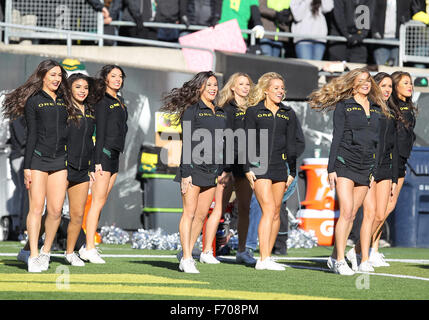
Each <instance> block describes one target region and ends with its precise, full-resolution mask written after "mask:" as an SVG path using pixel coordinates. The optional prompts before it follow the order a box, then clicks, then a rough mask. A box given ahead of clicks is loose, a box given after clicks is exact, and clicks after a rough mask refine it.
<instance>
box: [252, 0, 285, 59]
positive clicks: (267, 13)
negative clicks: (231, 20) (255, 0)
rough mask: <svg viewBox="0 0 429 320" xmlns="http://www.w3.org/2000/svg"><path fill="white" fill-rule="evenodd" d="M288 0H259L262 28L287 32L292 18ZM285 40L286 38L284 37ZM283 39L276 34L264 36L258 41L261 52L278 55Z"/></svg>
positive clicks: (282, 46) (266, 54) (267, 54)
mask: <svg viewBox="0 0 429 320" xmlns="http://www.w3.org/2000/svg"><path fill="white" fill-rule="evenodd" d="M289 6H290V0H274V1H273V0H270V1H268V0H259V11H260V12H261V20H262V25H263V27H264V30H266V31H273V32H288V31H289V28H290V24H291V22H292V20H293V17H292V13H291V11H290V9H289ZM285 40H287V39H285ZM285 40H283V39H282V40H280V39H279V37H278V36H266V37H264V38H262V39H261V40H260V41H259V45H260V46H261V50H262V54H263V55H265V56H272V57H280V55H281V51H282V49H283V48H284V42H285Z"/></svg>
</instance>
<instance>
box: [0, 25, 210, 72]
mask: <svg viewBox="0 0 429 320" xmlns="http://www.w3.org/2000/svg"><path fill="white" fill-rule="evenodd" d="M0 28H4V29H5V30H7V29H8V28H16V29H24V30H30V31H32V32H37V34H39V33H43V32H47V33H52V34H55V35H57V37H58V38H57V39H59V40H66V42H67V55H68V56H71V49H72V45H73V43H72V40H80V39H88V40H97V41H101V40H111V41H120V42H128V43H135V44H142V45H148V46H153V47H165V48H175V49H193V50H201V51H206V52H209V53H210V54H211V55H212V57H213V61H212V71H215V70H216V53H215V52H214V50H212V49H208V48H202V47H194V46H184V45H180V44H178V43H171V42H165V41H157V40H147V39H139V38H130V37H121V36H112V35H106V34H95V33H94V34H91V33H87V32H78V31H71V30H60V29H54V28H44V27H34V26H23V25H17V24H12V23H5V22H0ZM42 36H43V35H42Z"/></svg>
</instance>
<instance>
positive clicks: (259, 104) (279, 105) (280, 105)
mask: <svg viewBox="0 0 429 320" xmlns="http://www.w3.org/2000/svg"><path fill="white" fill-rule="evenodd" d="M277 106H278V107H279V108H280V109H283V110H286V111H288V110H290V107H288V106H285V105H284V104H283V103H281V102H280V103H279V104H278V105H277ZM255 107H256V108H258V109H259V110H264V109H267V110H268V108H267V107H266V106H265V100H262V101H261V102H259V103H258V104H257V105H256V106H255ZM280 109H279V110H280Z"/></svg>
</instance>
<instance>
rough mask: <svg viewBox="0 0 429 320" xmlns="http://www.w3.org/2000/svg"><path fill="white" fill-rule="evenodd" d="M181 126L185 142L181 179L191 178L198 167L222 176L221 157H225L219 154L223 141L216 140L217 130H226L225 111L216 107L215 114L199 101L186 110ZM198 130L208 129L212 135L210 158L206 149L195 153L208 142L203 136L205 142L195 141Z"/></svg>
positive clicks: (221, 153) (210, 137) (183, 145)
mask: <svg viewBox="0 0 429 320" xmlns="http://www.w3.org/2000/svg"><path fill="white" fill-rule="evenodd" d="M189 125H190V127H189ZM181 126H182V141H183V143H182V155H181V161H180V174H181V177H182V178H186V177H189V176H190V175H191V173H192V169H193V168H194V167H196V166H197V167H198V168H200V169H202V170H203V171H206V172H212V173H214V172H216V173H217V174H218V175H220V174H221V173H222V170H223V159H222V158H223V157H222V156H220V155H223V152H219V150H222V149H223V139H221V138H220V139H216V129H221V130H224V129H225V128H226V115H225V111H224V110H223V109H222V108H219V107H216V108H215V112H214V113H213V111H212V110H211V109H210V108H209V107H207V106H206V105H205V104H204V102H203V101H202V100H199V101H198V102H197V103H196V104H193V105H191V106H189V107H188V108H187V109H186V110H185V112H184V113H183V116H182V119H181ZM189 129H190V130H189ZM198 129H206V130H208V133H210V136H209V137H207V139H210V143H211V147H212V150H211V155H210V156H209V154H208V153H206V152H207V150H205V149H201V151H200V153H199V154H198V153H197V152H195V150H197V149H195V148H196V147H197V146H198V145H200V144H201V143H204V142H206V141H205V140H206V137H205V136H203V141H200V140H198V141H194V139H193V138H195V137H194V133H195V131H196V130H198ZM216 151H218V152H216ZM222 151H223V150H222Z"/></svg>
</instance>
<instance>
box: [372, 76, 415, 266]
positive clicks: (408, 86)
mask: <svg viewBox="0 0 429 320" xmlns="http://www.w3.org/2000/svg"><path fill="white" fill-rule="evenodd" d="M391 77H392V80H393V85H392V95H391V97H390V99H389V106H390V109H391V111H392V113H393V115H394V117H395V121H396V136H397V156H396V161H393V163H392V166H393V167H396V170H397V172H398V175H397V177H398V183H397V185H396V187H395V188H393V187H392V193H391V195H390V197H389V202H388V204H387V209H386V211H385V214H384V216H383V217H378V216H377V217H376V219H375V224H376V225H377V228H376V231H375V233H374V235H373V238H372V240H373V243H372V250H371V254H370V261H371V263H372V265H373V266H374V267H376V266H385V267H387V266H389V264H388V263H387V262H386V261H385V260H384V256H383V254H381V253H379V252H378V243H379V241H380V237H381V233H382V226H383V224H384V222H385V221H386V219H387V217H388V216H389V214H390V213H391V212H392V211H393V210H395V207H396V203H397V201H398V197H399V194H400V192H401V189H402V186H403V185H404V180H405V174H406V167H405V166H406V163H407V160H408V158H409V157H410V154H411V150H412V148H413V144H414V141H415V140H416V135H415V133H414V127H415V125H416V115H417V111H418V110H417V107H416V106H415V105H414V104H413V102H412V101H413V82H412V78H411V75H410V74H409V73H407V72H402V71H397V72H394V73H392V75H391ZM394 160H395V158H394ZM394 177H395V176H394Z"/></svg>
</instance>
